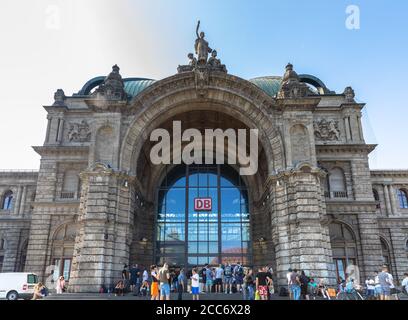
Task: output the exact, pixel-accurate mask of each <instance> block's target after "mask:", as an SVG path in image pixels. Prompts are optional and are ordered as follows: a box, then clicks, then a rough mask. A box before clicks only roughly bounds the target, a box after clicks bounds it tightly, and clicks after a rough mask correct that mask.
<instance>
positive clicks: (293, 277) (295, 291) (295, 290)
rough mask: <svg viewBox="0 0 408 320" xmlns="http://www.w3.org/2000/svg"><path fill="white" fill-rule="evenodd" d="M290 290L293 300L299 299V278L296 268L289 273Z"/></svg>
mask: <svg viewBox="0 0 408 320" xmlns="http://www.w3.org/2000/svg"><path fill="white" fill-rule="evenodd" d="M290 290H291V291H292V297H293V300H299V299H300V280H299V275H298V273H297V270H296V269H293V271H292V273H291V274H290Z"/></svg>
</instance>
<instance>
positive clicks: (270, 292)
mask: <svg viewBox="0 0 408 320" xmlns="http://www.w3.org/2000/svg"><path fill="white" fill-rule="evenodd" d="M264 271H265V272H266V275H267V276H268V278H269V281H268V300H271V299H272V295H273V294H274V293H275V288H274V286H273V276H272V275H273V269H272V267H268V266H266V267H265V268H264Z"/></svg>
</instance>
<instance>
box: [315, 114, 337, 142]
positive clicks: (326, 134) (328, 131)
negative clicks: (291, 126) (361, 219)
mask: <svg viewBox="0 0 408 320" xmlns="http://www.w3.org/2000/svg"><path fill="white" fill-rule="evenodd" d="M313 129H314V134H315V137H316V138H317V139H318V140H322V141H334V140H337V141H338V140H340V130H339V123H338V121H335V120H326V119H321V120H317V121H315V122H314V123H313Z"/></svg>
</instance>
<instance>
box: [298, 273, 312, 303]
mask: <svg viewBox="0 0 408 320" xmlns="http://www.w3.org/2000/svg"><path fill="white" fill-rule="evenodd" d="M299 281H300V293H301V295H302V298H303V299H305V300H309V299H310V298H309V291H308V288H309V281H310V279H309V277H308V276H306V274H305V271H304V270H302V271H301V272H300V277H299Z"/></svg>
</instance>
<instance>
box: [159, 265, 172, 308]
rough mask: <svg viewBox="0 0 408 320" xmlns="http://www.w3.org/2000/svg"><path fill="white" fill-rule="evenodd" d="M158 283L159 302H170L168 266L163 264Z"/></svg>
mask: <svg viewBox="0 0 408 320" xmlns="http://www.w3.org/2000/svg"><path fill="white" fill-rule="evenodd" d="M159 281H160V300H164V299H165V298H166V300H170V272H169V265H168V264H167V263H164V265H163V268H161V269H160V271H159Z"/></svg>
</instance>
